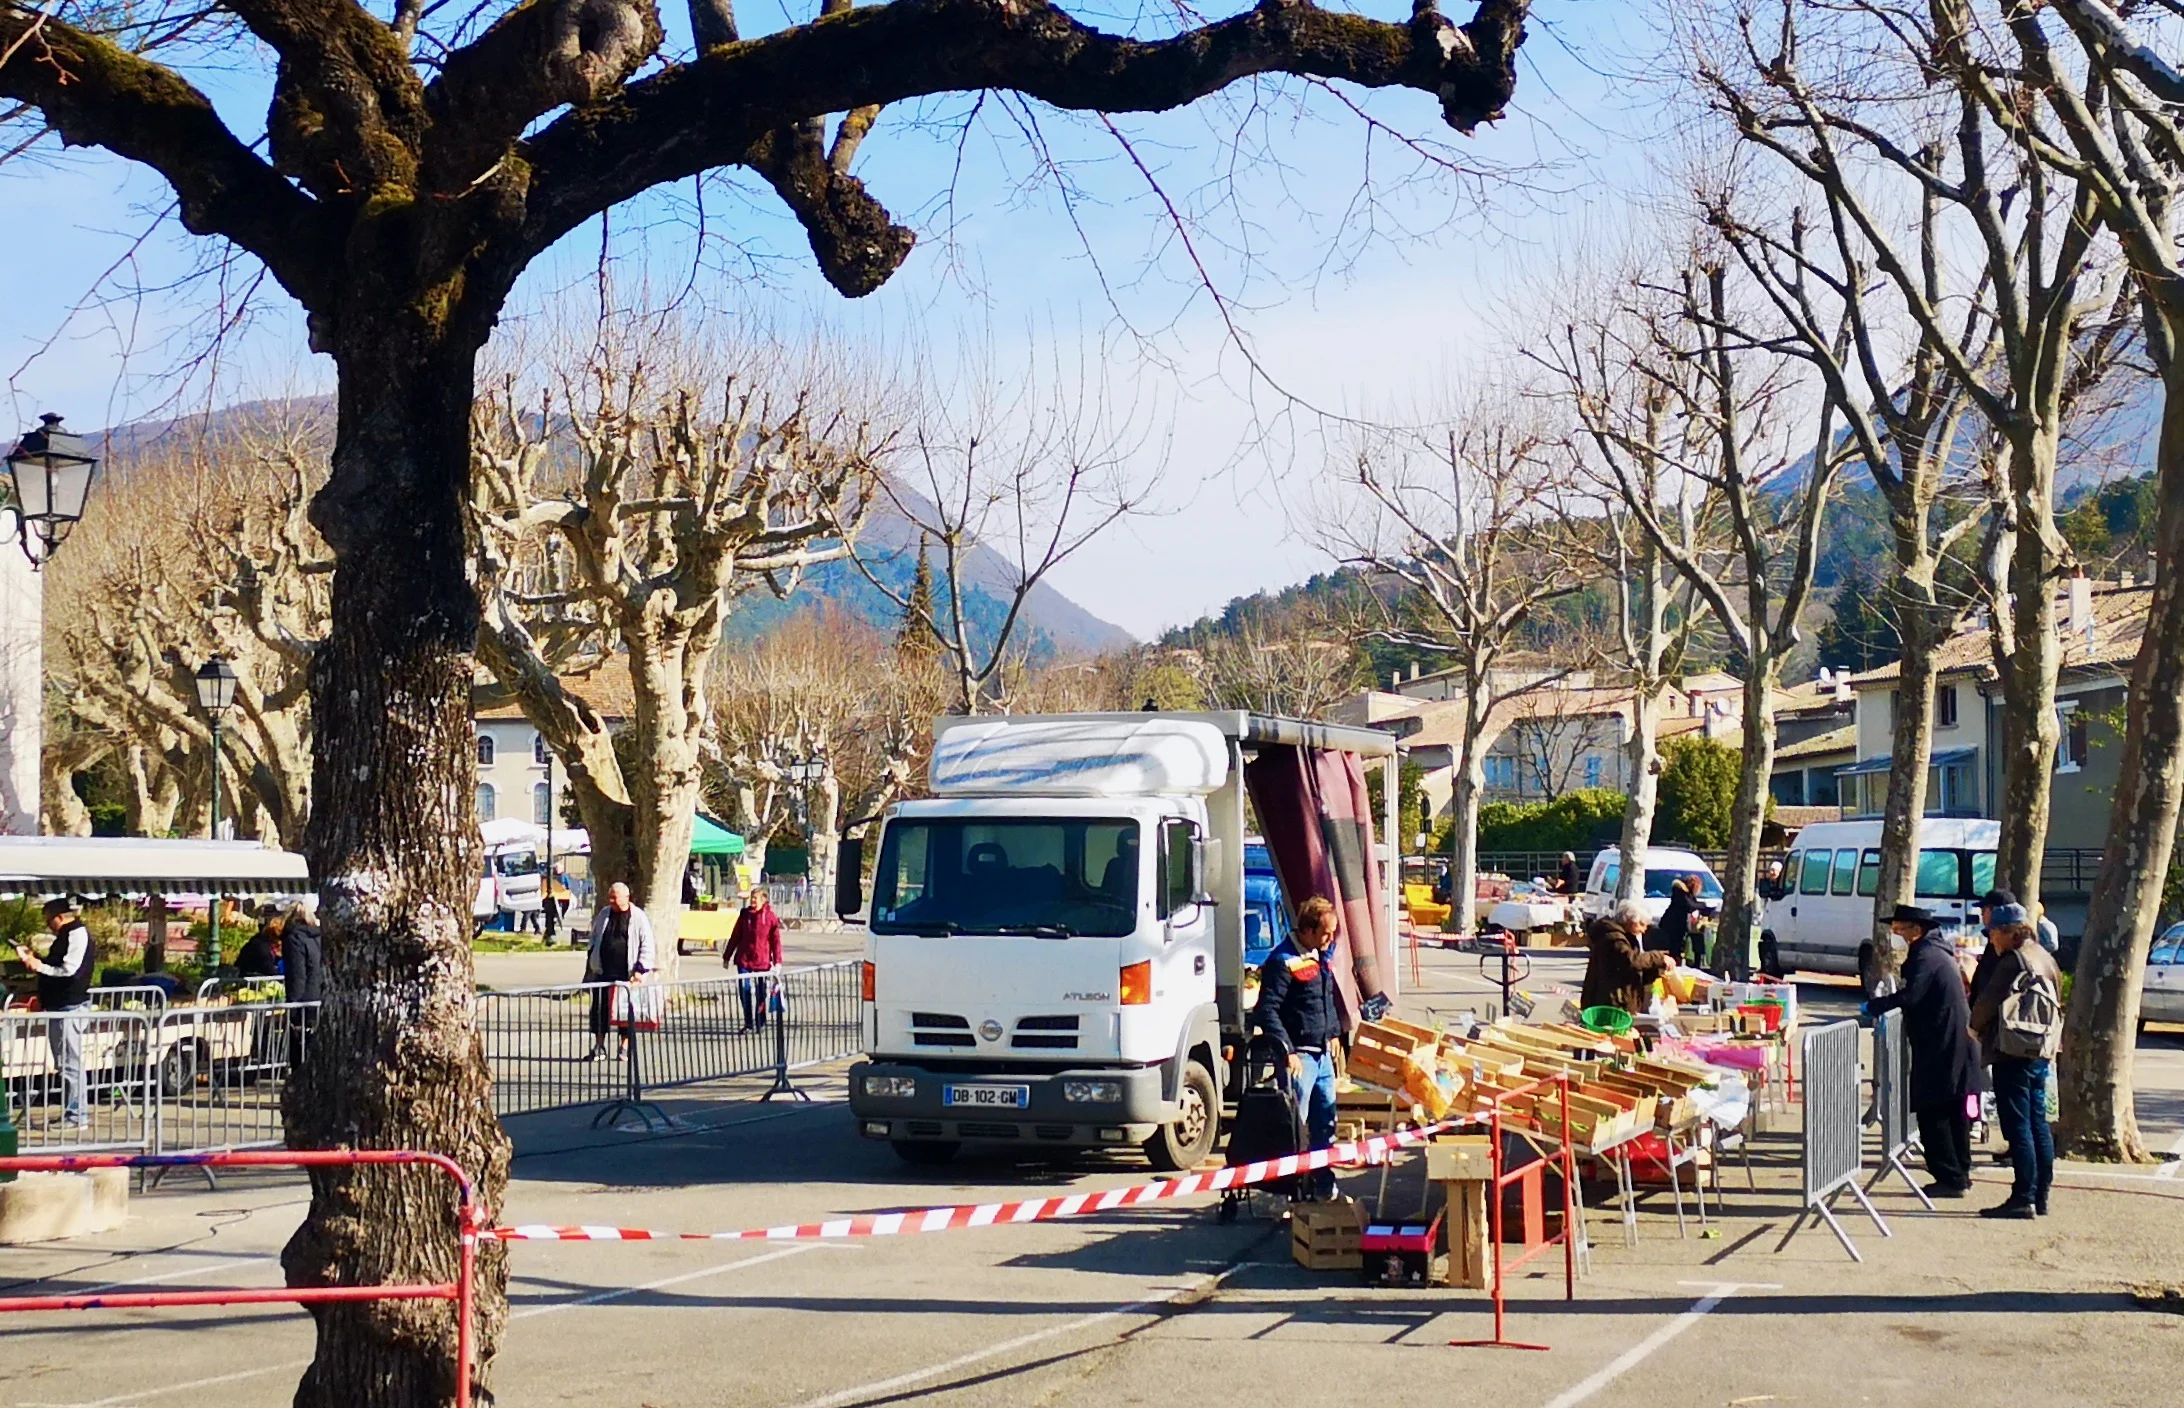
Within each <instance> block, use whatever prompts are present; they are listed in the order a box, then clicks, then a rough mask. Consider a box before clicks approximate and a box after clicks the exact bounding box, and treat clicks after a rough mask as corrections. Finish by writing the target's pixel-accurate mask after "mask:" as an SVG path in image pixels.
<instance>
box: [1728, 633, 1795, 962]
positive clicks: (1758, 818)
mask: <svg viewBox="0 0 2184 1408" xmlns="http://www.w3.org/2000/svg"><path fill="white" fill-rule="evenodd" d="M1780 669H1781V664H1780V662H1779V661H1777V660H1775V659H1773V658H1772V657H1768V658H1767V659H1766V662H1765V664H1760V663H1759V662H1757V661H1755V662H1753V664H1752V665H1751V667H1750V668H1749V670H1748V671H1747V674H1746V678H1745V681H1744V754H1743V759H1742V761H1741V763H1740V764H1739V766H1738V769H1737V795H1736V801H1735V803H1734V804H1733V806H1732V808H1731V812H1730V818H1729V822H1730V826H1729V858H1728V861H1727V863H1726V865H1725V867H1724V868H1725V869H1726V870H1727V871H1728V874H1726V875H1724V876H1722V877H1721V885H1722V906H1721V932H1722V933H1723V934H1724V935H1727V936H1729V937H1730V938H1731V939H1732V941H1733V942H1734V944H1735V949H1734V951H1735V952H1738V953H1742V954H1743V955H1744V956H1745V957H1744V962H1745V963H1746V964H1750V963H1752V962H1754V961H1756V958H1757V955H1756V954H1755V953H1754V952H1753V940H1752V937H1751V936H1752V934H1753V933H1754V931H1755V930H1757V928H1758V927H1759V916H1760V903H1759V847H1760V837H1761V833H1762V831H1763V830H1764V828H1765V827H1766V824H1767V798H1768V795H1769V794H1768V790H1767V784H1768V781H1769V779H1770V777H1771V776H1772V774H1773V772H1774V754H1775V718H1774V683H1775V676H1776V674H1777V672H1778V671H1779V670H1780Z"/></svg>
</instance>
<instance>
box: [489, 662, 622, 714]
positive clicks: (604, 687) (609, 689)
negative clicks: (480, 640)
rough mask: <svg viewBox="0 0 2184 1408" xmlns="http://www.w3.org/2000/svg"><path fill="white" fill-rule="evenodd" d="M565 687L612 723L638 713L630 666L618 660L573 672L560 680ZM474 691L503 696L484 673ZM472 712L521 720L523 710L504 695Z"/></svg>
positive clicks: (490, 678) (490, 677) (490, 695)
mask: <svg viewBox="0 0 2184 1408" xmlns="http://www.w3.org/2000/svg"><path fill="white" fill-rule="evenodd" d="M561 686H562V688H564V689H566V690H568V691H569V692H570V693H571V694H574V695H575V696H576V697H577V698H579V699H581V700H583V701H584V702H585V703H586V704H589V705H591V706H592V709H593V710H594V711H596V712H597V713H598V715H599V717H600V718H602V719H605V720H607V721H609V722H619V721H621V720H624V719H627V718H629V717H630V715H631V714H633V713H634V712H635V706H634V705H633V704H632V703H631V700H630V689H629V669H628V667H627V666H625V665H623V663H622V662H621V661H619V660H615V661H611V662H609V663H608V664H605V665H602V666H600V667H599V668H598V669H596V670H594V671H592V672H591V673H590V674H586V675H570V676H566V677H564V678H563V679H562V681H561ZM472 689H473V690H474V691H477V692H480V693H485V694H486V695H487V697H488V698H491V697H493V696H496V695H501V690H500V688H499V687H498V686H497V685H496V684H494V682H493V678H492V676H490V675H484V674H481V675H480V676H479V678H478V680H477V682H476V683H475V684H474V685H473V686H472ZM470 715H471V717H472V718H473V719H475V720H477V721H479V722H485V721H487V720H507V719H520V718H522V717H523V710H522V708H521V707H520V706H518V705H517V704H516V702H515V701H514V700H513V699H509V698H507V697H505V696H502V697H501V698H500V700H499V702H497V703H492V704H487V705H485V706H483V707H477V706H473V707H472V709H471V711H470Z"/></svg>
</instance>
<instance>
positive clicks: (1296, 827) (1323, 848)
mask: <svg viewBox="0 0 2184 1408" xmlns="http://www.w3.org/2000/svg"><path fill="white" fill-rule="evenodd" d="M1257 748H1258V756H1257V757H1255V758H1253V759H1252V760H1251V761H1250V762H1248V763H1246V764H1244V788H1245V791H1246V792H1248V793H1249V794H1250V797H1251V808H1252V811H1253V812H1255V813H1256V814H1257V816H1258V820H1259V830H1260V833H1261V834H1262V835H1264V836H1265V837H1266V844H1267V849H1269V850H1270V851H1272V852H1273V853H1274V871H1275V873H1276V874H1277V875H1279V876H1280V877H1281V882H1282V894H1283V895H1284V896H1285V897H1286V898H1287V899H1288V900H1289V904H1290V908H1291V910H1292V912H1294V910H1295V908H1296V906H1297V905H1299V904H1301V903H1303V902H1304V901H1305V900H1307V899H1309V898H1311V897H1312V896H1314V895H1324V896H1326V897H1327V898H1328V899H1331V900H1333V901H1335V907H1336V908H1337V909H1339V910H1340V911H1341V912H1342V934H1341V936H1340V938H1338V939H1337V940H1336V950H1337V952H1336V956H1337V958H1338V960H1339V959H1340V958H1341V957H1343V956H1344V955H1347V956H1348V958H1349V961H1348V962H1347V963H1344V962H1340V961H1338V962H1337V963H1336V964H1335V980H1336V983H1337V984H1338V986H1339V987H1340V988H1341V990H1342V1001H1343V1014H1342V1015H1343V1025H1344V1027H1345V1028H1352V1027H1355V1026H1356V1024H1357V1014H1358V1008H1359V1004H1360V1001H1361V998H1364V997H1372V996H1375V995H1377V994H1379V993H1381V992H1384V991H1386V980H1385V979H1384V978H1383V976H1382V975H1383V974H1386V973H1392V972H1394V971H1395V970H1394V966H1393V965H1394V962H1395V936H1394V935H1393V934H1391V933H1389V932H1388V931H1387V924H1386V919H1387V916H1386V911H1385V910H1384V909H1383V907H1382V905H1381V902H1380V897H1381V895H1382V890H1381V884H1380V864H1379V862H1378V861H1377V860H1376V859H1375V858H1374V854H1373V806H1372V800H1371V796H1370V794H1369V793H1367V791H1366V790H1365V762H1364V759H1362V758H1360V757H1359V756H1358V755H1357V754H1355V753H1338V752H1333V751H1330V750H1327V749H1320V748H1298V747H1295V746H1292V745H1289V744H1259V745H1257Z"/></svg>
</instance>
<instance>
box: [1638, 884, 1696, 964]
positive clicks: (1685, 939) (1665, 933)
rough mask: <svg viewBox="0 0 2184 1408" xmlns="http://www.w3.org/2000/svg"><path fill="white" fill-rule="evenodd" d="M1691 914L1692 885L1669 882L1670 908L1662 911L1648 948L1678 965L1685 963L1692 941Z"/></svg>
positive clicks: (1649, 939) (1647, 943) (1647, 940)
mask: <svg viewBox="0 0 2184 1408" xmlns="http://www.w3.org/2000/svg"><path fill="white" fill-rule="evenodd" d="M1691 913H1692V901H1691V883H1690V882H1689V881H1687V880H1682V879H1676V880H1671V881H1669V882H1668V908H1666V909H1664V910H1662V911H1661V922H1660V923H1659V924H1657V925H1655V926H1654V927H1653V931H1652V933H1651V934H1650V935H1649V936H1648V937H1647V939H1646V947H1647V948H1648V949H1650V950H1652V951H1654V952H1657V953H1665V954H1668V955H1669V956H1670V957H1672V958H1674V959H1675V960H1676V961H1677V962H1678V963H1682V962H1684V961H1685V960H1684V956H1685V952H1686V950H1687V949H1688V948H1689V945H1690V939H1691Z"/></svg>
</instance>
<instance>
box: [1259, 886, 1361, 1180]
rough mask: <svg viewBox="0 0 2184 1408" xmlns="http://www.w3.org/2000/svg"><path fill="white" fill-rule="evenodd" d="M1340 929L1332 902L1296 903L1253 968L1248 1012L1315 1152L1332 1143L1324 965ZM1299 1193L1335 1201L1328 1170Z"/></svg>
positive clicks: (1330, 1001)
mask: <svg viewBox="0 0 2184 1408" xmlns="http://www.w3.org/2000/svg"><path fill="white" fill-rule="evenodd" d="M1340 927H1341V922H1340V920H1339V919H1338V918H1337V917H1336V913H1335V906H1334V902H1333V901H1331V900H1328V899H1325V898H1322V897H1321V896H1318V895H1314V896H1312V897H1311V898H1310V899H1308V900H1306V901H1305V902H1304V903H1302V904H1300V905H1298V906H1297V918H1296V922H1295V923H1294V924H1293V925H1292V926H1291V928H1290V934H1289V937H1288V938H1286V939H1284V940H1282V941H1281V942H1280V943H1278V944H1276V945H1274V950H1273V952H1271V953H1269V954H1268V955H1267V956H1266V961H1265V962H1264V963H1262V964H1261V965H1260V967H1259V1002H1258V1005H1257V1006H1256V1007H1254V1008H1253V1009H1252V1013H1253V1017H1252V1020H1253V1021H1254V1022H1255V1023H1257V1025H1258V1028H1259V1031H1260V1032H1261V1033H1262V1034H1263V1037H1264V1039H1265V1041H1266V1044H1267V1045H1268V1046H1269V1047H1271V1048H1272V1049H1273V1052H1274V1057H1275V1059H1276V1060H1277V1061H1279V1062H1280V1063H1281V1064H1282V1066H1283V1067H1284V1068H1285V1069H1286V1071H1287V1074H1288V1076H1289V1080H1290V1084H1291V1086H1292V1088H1293V1089H1294V1091H1295V1093H1296V1098H1297V1110H1298V1112H1299V1113H1300V1114H1302V1115H1303V1116H1304V1125H1305V1132H1306V1133H1307V1134H1308V1135H1309V1136H1310V1138H1309V1140H1308V1143H1309V1146H1310V1147H1311V1148H1314V1149H1324V1148H1326V1147H1328V1146H1329V1145H1331V1144H1333V1143H1334V1142H1335V1062H1334V1057H1333V1055H1332V1054H1331V1053H1332V1051H1333V1049H1334V1043H1335V1042H1337V1041H1338V1040H1340V1039H1341V1037H1342V998H1341V995H1340V992H1339V990H1338V989H1337V987H1336V985H1335V968H1334V964H1333V963H1332V962H1331V961H1330V960H1331V959H1332V958H1333V956H1334V954H1333V951H1334V944H1335V935H1336V933H1337V931H1338V930H1339V929H1340ZM1305 1187H1306V1189H1307V1190H1308V1191H1309V1192H1310V1194H1311V1196H1312V1197H1314V1198H1316V1199H1318V1200H1320V1201H1322V1202H1324V1201H1326V1200H1327V1199H1329V1198H1332V1197H1334V1195H1335V1171H1334V1170H1333V1169H1332V1168H1323V1169H1317V1170H1314V1171H1313V1172H1312V1173H1311V1174H1310V1175H1309V1176H1308V1180H1307V1181H1306V1183H1305Z"/></svg>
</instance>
